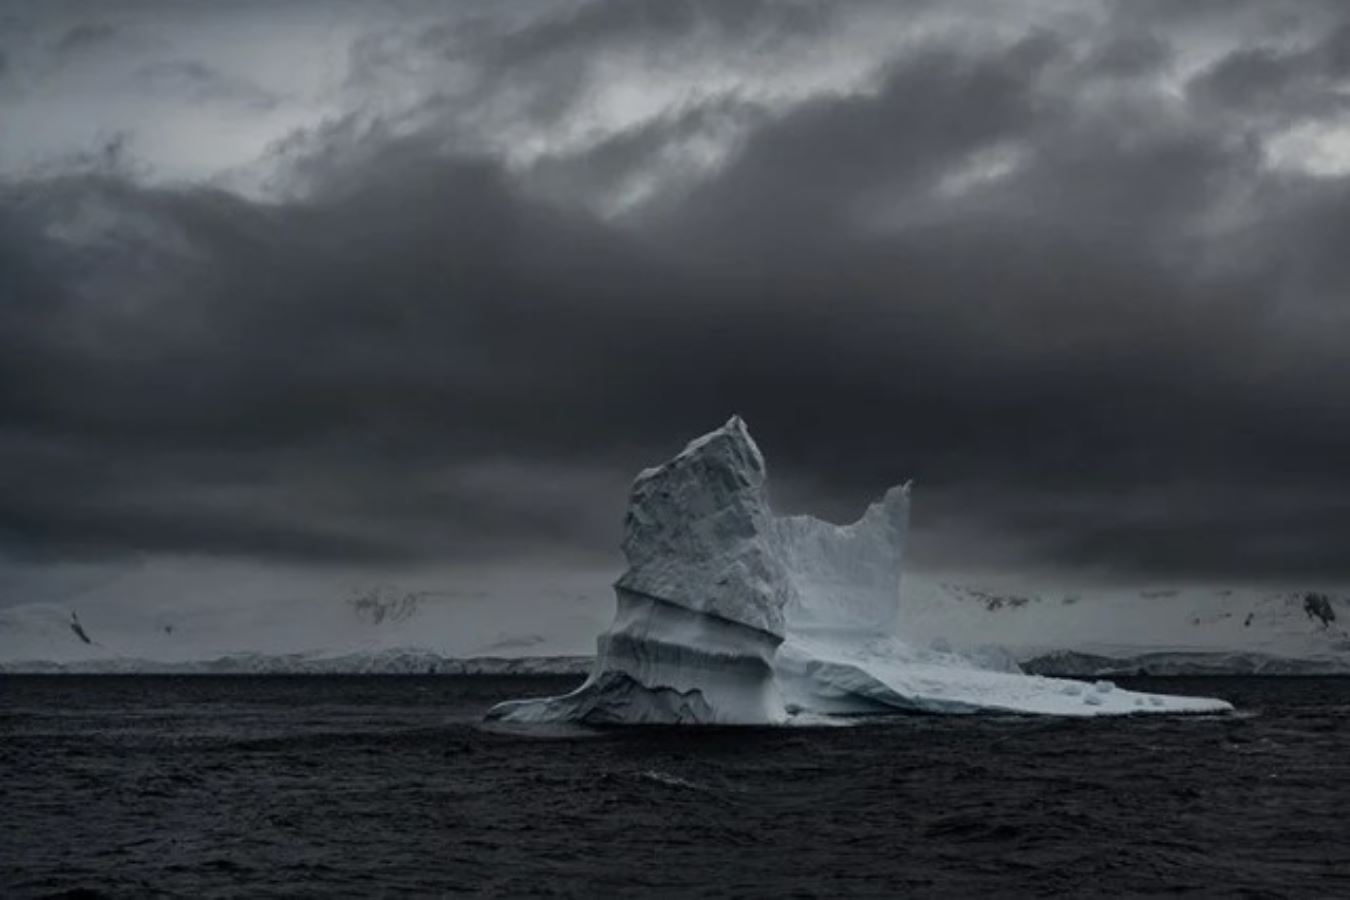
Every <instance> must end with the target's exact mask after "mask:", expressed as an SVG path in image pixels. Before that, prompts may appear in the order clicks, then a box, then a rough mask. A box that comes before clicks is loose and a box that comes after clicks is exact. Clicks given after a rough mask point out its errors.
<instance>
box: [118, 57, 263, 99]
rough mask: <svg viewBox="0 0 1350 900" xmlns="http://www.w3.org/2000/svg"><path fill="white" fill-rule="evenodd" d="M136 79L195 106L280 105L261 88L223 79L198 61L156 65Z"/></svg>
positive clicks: (138, 73)
mask: <svg viewBox="0 0 1350 900" xmlns="http://www.w3.org/2000/svg"><path fill="white" fill-rule="evenodd" d="M136 77H137V80H138V81H139V83H140V84H141V85H143V86H144V87H145V88H148V89H151V90H156V89H159V90H167V91H173V92H175V93H177V94H179V95H181V96H184V97H185V98H186V99H188V100H190V101H191V102H194V103H214V102H219V101H224V102H228V103H236V104H240V105H243V106H248V107H251V108H253V109H257V110H268V109H272V108H273V107H275V106H276V105H277V98H276V97H275V96H274V95H272V94H271V93H269V92H267V91H265V90H263V89H261V88H259V87H258V86H257V85H253V84H249V83H248V82H247V81H244V80H243V79H240V78H232V77H230V76H227V75H223V74H221V73H220V72H217V71H216V70H215V69H212V68H211V67H210V66H207V65H203V64H202V63H200V62H196V61H194V60H171V61H165V62H157V63H152V64H150V65H148V66H143V67H141V68H140V69H139V70H138V71H137V72H136Z"/></svg>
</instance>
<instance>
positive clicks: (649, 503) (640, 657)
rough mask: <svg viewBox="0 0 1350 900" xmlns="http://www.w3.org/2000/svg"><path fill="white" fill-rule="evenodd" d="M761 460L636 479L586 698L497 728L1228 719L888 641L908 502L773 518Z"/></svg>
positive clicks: (517, 710)
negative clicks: (829, 720) (906, 719)
mask: <svg viewBox="0 0 1350 900" xmlns="http://www.w3.org/2000/svg"><path fill="white" fill-rule="evenodd" d="M766 480H767V476H766V469H765V465H764V458H763V456H762V455H761V454H760V452H759V448H758V447H757V446H756V445H755V442H754V440H753V439H752V438H751V437H750V434H749V431H748V430H747V429H746V426H745V423H744V422H743V421H742V420H741V419H740V418H739V417H733V418H732V419H731V420H730V421H729V422H727V424H726V425H724V426H723V427H722V428H719V429H717V430H716V431H713V432H711V433H709V434H707V435H704V436H703V437H701V438H699V439H697V440H695V441H693V442H692V443H690V444H689V446H688V447H686V448H685V449H684V450H683V451H682V452H681V453H680V454H679V455H677V456H676V457H674V458H673V459H672V460H670V461H669V462H667V463H666V464H664V465H662V466H659V467H657V468H653V469H647V470H645V471H643V472H642V473H640V474H639V475H638V477H637V480H636V481H635V482H634V485H633V490H632V494H631V497H630V500H629V505H628V511H627V514H626V516H625V520H624V539H623V550H624V555H625V557H626V558H627V560H628V568H627V570H626V571H625V572H624V573H623V575H621V576H620V578H619V580H618V581H617V582H616V584H615V593H616V595H617V601H618V608H617V612H616V614H615V617H614V621H613V623H612V624H611V625H610V627H609V629H608V630H606V631H605V632H604V633H603V634H602V635H600V637H599V638H598V640H597V655H596V660H595V664H594V667H593V668H592V670H591V673H590V675H589V677H588V678H587V680H586V681H585V683H584V684H583V685H582V686H581V687H579V688H577V689H576V690H575V691H573V692H571V693H569V694H565V695H562V696H559V697H545V698H534V699H525V700H512V701H507V702H505V703H500V704H498V705H497V706H495V707H493V708H492V709H491V710H489V711H488V714H487V718H488V719H489V720H493V721H502V722H510V723H556V722H577V723H583V724H597V725H622V724H691V725H779V724H791V723H807V722H818V721H820V720H821V717H833V716H861V715H877V714H900V713H978V712H1004V713H1026V714H1045V715H1061V716H1096V715H1121V714H1136V713H1207V712H1227V711H1231V709H1232V707H1231V706H1230V705H1229V704H1228V703H1226V702H1224V701H1223V700H1216V699H1209V698H1202V697H1173V696H1164V695H1159V694H1143V693H1137V692H1132V691H1126V690H1121V689H1118V688H1116V687H1115V686H1114V685H1113V684H1112V683H1111V682H1107V681H1099V682H1096V683H1092V684H1088V683H1084V682H1081V681H1075V680H1070V679H1057V678H1045V677H1041V676H1035V675H1025V674H1022V673H1020V672H1018V671H1015V670H1012V671H1010V670H1009V669H1008V668H1007V667H1003V668H999V667H996V666H993V665H990V664H988V663H987V662H984V661H982V660H979V659H973V658H970V657H968V656H966V655H963V654H960V653H955V652H947V651H942V650H934V649H927V648H923V649H921V648H917V647H913V646H910V645H909V644H908V643H906V642H905V641H904V639H903V635H898V634H897V629H898V627H899V623H900V603H901V597H900V582H901V569H902V562H903V549H904V542H905V536H906V531H907V528H908V519H909V488H908V486H907V485H904V486H899V487H894V488H891V489H890V490H889V491H887V492H886V494H885V495H884V496H883V497H882V498H881V500H879V501H877V502H876V503H874V504H872V505H871V506H870V507H868V509H867V511H866V512H865V513H864V514H863V516H862V517H861V518H860V519H859V520H858V521H856V522H854V523H852V524H850V525H835V524H831V523H829V522H824V521H821V520H818V519H815V518H812V517H810V516H781V517H780V516H775V515H774V514H773V512H772V510H771V508H770V506H769V500H768V492H767V484H766Z"/></svg>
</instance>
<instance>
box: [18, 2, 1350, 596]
mask: <svg viewBox="0 0 1350 900" xmlns="http://www.w3.org/2000/svg"><path fill="white" fill-rule="evenodd" d="M1126 6H1129V7H1131V11H1130V12H1128V14H1126V13H1124V12H1121V13H1120V14H1118V15H1116V16H1114V17H1111V16H1108V17H1106V18H1104V19H1102V20H1101V22H1098V23H1096V24H1095V25H1092V26H1091V27H1087V26H1083V27H1078V28H1077V30H1056V29H1054V28H1030V29H1027V28H1023V29H1021V30H1020V31H1019V33H1017V34H1014V35H1009V34H1004V33H1003V32H984V31H981V32H979V34H978V35H976V36H974V37H972V36H971V34H968V33H964V32H963V33H961V34H956V33H953V34H951V35H947V36H942V37H932V38H929V39H927V40H925V41H924V42H922V44H921V45H920V46H918V47H908V48H907V49H905V50H904V52H897V53H896V54H895V55H894V57H893V58H891V59H889V60H883V61H879V63H878V66H877V67H876V73H877V74H876V76H875V78H874V80H873V81H872V82H871V83H870V86H869V89H867V90H865V91H854V90H849V91H844V92H840V93H834V94H832V93H829V92H825V93H819V92H817V93H816V94H815V95H814V96H811V97H807V98H805V99H800V100H794V101H792V102H780V101H773V102H769V101H767V100H765V99H764V97H763V96H761V95H757V94H755V93H753V92H747V91H739V92H738V91H735V90H732V91H730V92H728V91H714V92H710V93H708V94H707V95H696V96H692V97H691V98H689V99H688V100H687V101H686V102H685V103H683V104H682V105H681V106H680V108H678V109H675V110H671V111H670V112H669V113H668V114H665V115H661V116H657V117H654V118H650V119H648V120H645V121H643V122H641V123H640V124H638V125H635V126H634V127H632V128H629V129H626V130H623V131H621V132H619V133H617V134H614V135H611V136H608V137H603V138H601V139H599V140H597V141H595V142H593V143H591V144H587V145H583V146H569V147H566V148H564V149H561V150H559V151H558V152H556V153H551V154H550V153H547V152H545V153H543V154H542V155H541V156H539V157H538V158H536V159H532V160H531V161H530V162H529V163H528V164H525V165H520V164H508V163H507V162H503V161H502V160H500V159H496V158H494V157H493V156H492V154H491V153H490V152H488V151H486V150H484V149H483V146H484V145H483V144H482V142H477V143H473V142H469V143H466V142H462V141H456V140H454V139H453V135H449V134H447V131H446V129H445V121H447V119H445V118H444V117H440V118H438V112H440V111H443V112H445V116H448V117H450V118H451V119H453V118H454V116H453V109H454V108H457V107H458V106H459V105H462V104H464V103H468V102H470V101H469V100H467V99H465V98H463V97H460V96H458V95H453V94H450V93H446V92H432V94H431V95H429V99H428V100H427V102H426V103H425V104H423V105H422V106H421V107H419V108H418V111H417V115H416V116H415V117H413V118H411V119H409V120H408V122H403V123H399V122H390V121H385V122H378V123H376V126H371V125H370V123H369V122H368V121H364V122H359V123H358V119H355V118H354V119H351V120H348V121H346V122H345V123H334V125H333V126H332V127H329V128H325V129H320V130H317V131H314V132H312V133H310V134H307V135H305V136H303V138H302V139H298V140H297V141H295V142H294V143H293V144H289V145H287V146H286V147H284V148H281V150H280V151H279V152H285V153H287V154H289V155H290V157H289V158H290V163H291V166H290V169H289V170H288V171H289V172H290V174H291V176H292V177H296V178H300V177H301V176H303V184H304V191H303V192H302V193H298V194H296V195H294V196H293V198H292V199H289V200H287V201H286V202H281V203H278V202H263V201H255V200H248V199H243V198H241V197H238V196H234V195H230V194H227V193H223V192H220V191H213V190H210V189H206V188H202V187H192V186H178V187H174V186H163V185H161V186H156V187H151V186H147V185H145V184H143V183H141V182H139V181H138V180H137V179H133V178H130V177H127V176H126V175H125V174H123V173H121V172H119V170H118V169H117V168H116V167H115V166H114V167H113V168H112V169H111V170H108V171H94V172H88V171H86V172H83V173H81V174H70V175H65V176H54V177H45V178H41V179H28V180H23V181H11V182H10V183H8V184H5V185H4V187H3V188H2V189H0V190H2V191H3V194H2V195H0V295H3V297H4V301H3V306H0V423H3V425H2V426H0V497H2V498H3V499H0V539H3V541H4V542H5V546H6V548H7V549H8V551H9V552H11V553H17V554H23V555H33V554H36V555H39V556H42V557H45V558H51V559H57V560H59V559H64V558H72V557H86V556H90V555H108V554H126V553H205V554H217V555H227V556H241V557H246V558H268V557H284V558H288V559H300V560H312V561H316V562H321V561H333V560H347V561H350V560H361V561H375V562H385V563H391V564H392V563H403V562H413V561H425V560H432V559H476V558H481V557H482V556H484V555H493V554H515V553H523V552H530V553H545V554H557V555H562V554H569V555H570V554H575V555H583V556H584V555H603V554H605V553H608V552H609V551H610V548H611V547H612V546H613V542H614V539H615V537H616V532H617V525H618V523H617V519H618V515H619V513H620V511H621V508H622V502H623V495H624V492H625V490H626V486H627V482H628V479H629V478H630V477H631V473H632V472H633V471H634V470H635V469H636V468H637V467H639V466H641V465H645V464H648V463H650V462H652V461H654V460H656V459H659V458H661V457H663V456H665V455H667V454H668V453H670V452H671V451H672V450H673V449H675V448H677V447H678V445H679V443H680V442H681V441H682V440H683V439H685V438H687V437H689V436H692V435H693V434H696V433H698V432H700V431H702V430H705V429H707V428H708V427H711V426H712V425H715V424H717V423H720V422H721V421H722V420H723V419H724V418H725V417H726V416H727V415H728V414H729V413H730V412H732V411H738V412H740V413H742V414H743V415H745V416H746V417H747V419H748V420H749V421H750V423H751V425H752V427H753V428H754V429H755V432H756V434H757V436H758V437H759V438H760V440H761V442H762V444H763V445H764V447H765V449H766V451H767V452H768V453H769V454H770V459H771V464H773V465H774V466H775V473H776V475H781V476H782V478H783V483H782V487H781V495H782V498H783V499H784V501H785V502H786V503H787V504H789V505H799V506H800V505H805V506H809V507H811V508H814V509H816V510H819V511H823V512H825V513H827V514H830V515H833V516H839V517H846V516H851V515H854V514H856V513H857V511H858V510H859V508H860V505H861V504H862V503H863V502H864V501H865V500H866V499H867V498H868V496H869V495H870V494H871V493H873V492H875V491H877V490H878V489H879V488H880V487H882V486H884V485H886V484H889V483H893V482H895V481H897V480H900V479H902V478H906V477H914V478H916V479H917V480H918V482H919V489H918V493H917V495H916V515H917V521H916V540H917V548H916V549H917V552H918V553H919V555H920V556H921V557H922V558H924V559H925V560H926V561H928V562H931V563H934V564H942V565H978V564H984V563H987V564H997V565H1004V566H1018V567H1023V566H1036V565H1045V566H1051V567H1095V568H1104V569H1107V570H1110V571H1113V572H1116V573H1118V574H1120V575H1122V576H1126V575H1128V576H1140V575H1143V576H1149V577H1151V576H1155V575H1157V576H1161V575H1203V576H1222V577H1232V578H1246V577H1265V576H1280V577H1293V576H1297V577H1301V578H1343V577H1345V576H1347V575H1350V561H1348V560H1350V556H1347V555H1346V554H1345V553H1344V548H1345V547H1346V546H1347V541H1348V540H1350V464H1347V462H1346V460H1347V459H1350V371H1347V368H1348V365H1347V362H1346V361H1345V356H1344V353H1343V349H1342V347H1343V342H1344V338H1345V336H1346V333H1347V324H1350V323H1348V321H1347V311H1346V307H1345V297H1346V288H1347V287H1350V262H1348V261H1347V258H1346V254H1345V253H1344V250H1343V248H1344V246H1345V245H1346V239H1347V237H1350V193H1348V192H1350V178H1347V177H1346V176H1345V175H1336V174H1327V173H1326V172H1325V171H1324V172H1322V173H1321V174H1318V175H1314V174H1309V173H1307V172H1301V171H1298V170H1296V169H1290V168H1288V167H1285V168H1280V167H1276V166H1274V165H1272V162H1271V159H1270V155H1269V153H1268V152H1267V149H1266V147H1267V143H1268V141H1269V140H1270V139H1271V138H1272V136H1276V137H1278V135H1279V134H1280V133H1282V132H1281V130H1282V129H1290V128H1294V127H1297V126H1319V127H1322V126H1325V127H1331V126H1334V125H1335V124H1336V123H1337V122H1338V121H1339V120H1338V118H1337V117H1339V116H1342V115H1344V114H1345V109H1344V106H1343V96H1344V95H1343V92H1342V91H1340V90H1339V87H1338V86H1339V85H1343V84H1344V79H1345V77H1346V74H1347V69H1346V56H1345V46H1346V38H1345V35H1346V34H1348V33H1350V32H1347V31H1346V30H1345V28H1344V26H1342V27H1340V28H1339V29H1338V28H1336V27H1334V23H1332V22H1330V20H1329V19H1327V18H1325V17H1324V18H1318V19H1316V20H1314V19H1313V18H1312V17H1313V10H1314V8H1313V7H1307V10H1308V11H1307V12H1306V13H1305V15H1304V19H1301V20H1298V21H1305V20H1306V21H1305V26H1306V24H1307V22H1312V23H1313V25H1314V26H1315V27H1312V30H1311V32H1310V33H1311V34H1312V35H1313V36H1312V37H1311V38H1309V39H1307V40H1304V41H1302V42H1301V43H1299V44H1297V45H1296V46H1293V45H1289V44H1287V42H1286V43H1280V44H1271V45H1269V46H1267V45H1265V44H1261V43H1255V41H1257V40H1258V38H1255V37H1253V38H1251V39H1249V40H1246V41H1245V42H1244V43H1242V44H1240V45H1238V46H1235V47H1230V48H1227V49H1226V50H1225V51H1224V52H1222V53H1220V54H1217V55H1216V56H1215V58H1213V59H1208V60H1205V61H1204V62H1203V64H1202V65H1200V66H1198V68H1196V70H1195V71H1194V72H1190V73H1188V74H1185V75H1184V76H1183V75H1180V74H1178V73H1179V72H1182V71H1184V65H1183V63H1185V62H1186V61H1187V60H1189V59H1190V58H1191V55H1188V54H1191V50H1192V49H1193V48H1192V46H1191V45H1190V44H1183V43H1181V38H1180V37H1177V35H1193V34H1194V33H1196V31H1197V29H1200V30H1201V31H1203V28H1205V27H1209V28H1219V27H1221V26H1220V24H1219V23H1218V20H1219V19H1220V18H1221V17H1219V16H1218V15H1217V14H1215V15H1214V17H1213V18H1212V19H1205V18H1203V10H1200V9H1199V7H1200V6H1201V5H1197V6H1196V7H1195V8H1193V9H1192V11H1191V13H1190V14H1189V15H1190V16H1191V18H1188V19H1186V20H1185V21H1177V20H1176V19H1174V18H1172V17H1170V15H1169V13H1168V12H1167V11H1166V8H1162V9H1161V10H1159V11H1155V12H1153V13H1151V14H1149V15H1151V16H1152V18H1149V17H1148V16H1143V17H1142V18H1141V14H1140V13H1139V12H1138V11H1137V9H1135V8H1133V5H1126ZM724 8H725V7H724V6H723V5H722V4H717V5H714V6H712V7H707V8H703V11H702V12H701V13H696V12H691V10H695V9H696V8H695V7H692V6H678V7H672V6H671V5H669V4H656V5H654V6H649V7H643V8H642V9H645V10H646V12H645V13H641V14H638V13H634V12H632V11H631V10H632V9H633V7H629V6H622V5H620V6H612V5H608V4H598V5H596V4H593V5H585V6H582V7H581V8H580V11H579V12H578V13H577V14H576V15H575V16H572V17H562V18H560V19H558V20H557V21H551V22H548V23H545V24H542V25H541V24H535V25H529V24H528V23H527V24H525V25H521V26H519V27H516V28H515V29H514V30H510V32H509V33H510V35H511V39H510V40H509V41H499V42H496V43H492V44H491V47H492V48H493V50H492V53H491V54H489V55H490V56H491V59H494V60H499V61H501V63H502V64H501V66H500V67H498V68H497V69H496V71H497V72H498V74H499V76H500V78H504V79H506V80H505V81H504V82H503V81H500V80H499V81H497V82H496V83H494V86H493V87H492V88H490V90H492V91H496V92H506V93H510V91H511V90H512V87H511V84H512V83H511V80H510V79H511V78H512V77H515V78H519V79H522V83H521V84H520V85H519V89H518V91H517V94H519V93H531V94H533V93H534V92H538V95H539V96H553V101H551V105H550V106H549V107H548V108H547V109H543V110H542V111H540V113H539V115H540V116H541V117H544V118H548V117H549V116H556V115H558V113H557V110H560V109H561V110H565V111H566V112H565V113H563V115H564V116H575V115H581V114H582V112H581V111H579V110H580V109H581V107H578V106H577V105H576V104H573V103H572V99H571V98H572V97H573V96H574V94H575V92H580V91H582V90H583V87H582V86H583V85H585V84H588V83H592V81H593V79H594V78H595V77H597V76H596V74H595V73H594V72H593V71H590V70H584V61H585V59H586V58H587V56H586V53H585V50H586V49H587V48H591V47H593V46H595V45H596V44H603V43H604V42H613V41H630V42H632V41H636V42H639V43H641V44H643V45H644V46H647V45H649V46H652V47H657V48H659V47H662V46H666V45H668V44H671V43H678V42H684V43H685V44H691V43H692V44H697V42H698V41H703V42H705V44H706V45H707V46H713V45H717V46H721V45H720V44H718V43H717V42H718V41H723V42H726V43H734V42H735V41H744V40H748V39H749V40H752V39H753V38H754V37H755V36H756V35H775V38H774V45H775V46H780V45H782V43H783V42H784V41H787V42H789V43H791V42H792V41H804V42H807V43H809V42H811V41H817V40H822V39H823V38H821V35H822V34H824V33H834V32H833V31H831V29H836V28H838V27H839V23H838V22H836V21H828V22H823V21H822V20H821V17H820V15H819V14H818V13H817V12H816V11H815V8H813V7H806V6H790V7H781V6H773V5H769V6H763V7H757V8H756V9H757V11H756V12H754V13H753V14H751V13H745V14H738V15H737V16H736V17H733V19H732V20H731V21H727V20H726V14H724V13H720V12H716V11H718V10H723V9H724ZM1124 8H1125V7H1122V9H1124ZM780 10H785V11H786V12H785V13H782V14H780ZM866 12H867V10H866V9H865V8H861V7H859V8H853V7H849V8H846V10H845V12H836V13H835V14H834V15H835V16H836V17H838V16H846V15H863V14H864V13H866ZM868 14H870V13H868ZM1316 14H1317V15H1318V16H1325V15H1327V14H1324V13H1323V12H1321V11H1317V13H1316ZM1127 20H1128V21H1127ZM900 24H903V23H900ZM1295 24H1297V22H1296V23H1295ZM483 27H485V26H484V25H483V23H482V22H478V23H475V22H474V21H473V20H469V21H468V22H467V24H466V23H465V22H458V23H456V24H454V25H453V27H452V26H445V27H444V28H443V29H442V30H441V31H436V30H432V29H429V30H427V31H425V32H419V34H418V36H417V40H420V41H421V42H422V45H423V46H424V47H432V48H439V49H438V52H442V51H443V50H444V48H446V47H449V48H454V47H460V46H463V45H464V43H465V41H466V39H467V38H466V35H467V36H472V32H471V31H468V32H466V31H464V29H472V28H479V29H482V28H483ZM1288 27H1289V28H1291V29H1292V28H1293V27H1294V26H1293V25H1290V26H1288ZM822 29H824V31H822ZM1304 30H1305V31H1307V30H1308V29H1307V27H1305V29H1304ZM944 34H945V32H944ZM700 35H701V36H700ZM728 36H730V37H728ZM1188 39H1189V38H1188ZM605 45H606V46H608V44H605ZM485 46H486V45H485ZM444 52H449V51H444ZM564 56H565V57H566V58H567V59H569V60H571V62H569V63H568V67H574V66H582V67H583V69H576V68H570V69H569V71H571V72H572V73H573V76H574V77H571V78H558V80H557V83H556V84H555V85H553V87H554V88H556V93H555V94H552V95H550V94H549V92H548V91H547V90H545V88H546V87H547V86H546V85H541V84H540V83H539V82H538V81H536V80H534V79H537V78H539V77H541V75H540V73H548V72H553V73H554V76H557V75H558V73H559V72H560V71H562V70H560V69H558V68H557V66H556V65H552V64H550V65H544V64H543V62H541V61H547V60H550V59H552V60H555V61H556V60H558V59H560V58H562V57H564ZM358 58H359V59H363V60H365V61H366V63H367V64H369V65H376V66H378V65H379V64H380V62H379V60H380V58H381V57H380V55H379V54H374V55H373V56H372V54H371V52H370V50H369V48H367V49H366V50H365V51H362V53H359V54H358ZM484 58H487V57H484ZM372 60H373V61H372ZM508 62H509V65H508V64H507V63H508ZM631 64H633V65H638V63H636V62H632V63H631ZM513 73H514V74H513ZM363 77H373V76H363ZM610 77H618V76H615V75H611V76H610ZM1183 77H1184V83H1183V84H1182V85H1181V90H1179V91H1178V90H1175V89H1174V86H1175V84H1176V82H1177V79H1179V78H1183ZM483 90H489V88H483ZM578 102H579V101H578ZM489 106H490V104H489ZM527 106H528V105H527ZM513 108H514V107H513ZM455 121H457V122H461V123H462V121H463V120H460V119H455ZM479 121H482V119H481V117H480V118H479ZM409 122H411V123H415V124H416V127H415V128H413V127H410V125H409ZM354 123H357V124H354ZM708 135H714V136H725V135H731V136H732V137H731V138H730V139H729V143H727V144H726V145H725V146H723V147H722V148H721V150H720V155H719V156H718V157H717V159H716V161H715V163H713V164H712V167H711V168H705V169H703V170H701V171H699V172H697V173H696V175H695V174H690V171H692V170H690V171H685V173H684V176H685V177H683V178H682V179H681V180H676V181H673V182H666V183H663V184H664V186H663V187H661V188H659V189H657V190H655V191H653V192H652V193H650V194H649V195H645V196H644V197H643V199H641V200H640V201H639V202H636V203H634V204H631V205H628V206H624V207H621V208H620V210H619V211H618V212H613V209H612V208H611V207H603V208H604V209H609V210H610V214H609V215H601V214H599V213H597V212H596V209H598V208H602V207H597V206H596V205H595V204H592V203H589V202H587V200H588V198H589V197H590V196H591V195H593V194H597V193H602V192H604V191H606V190H608V189H610V188H611V187H612V186H614V185H615V184H619V183H629V182H632V183H640V182H642V181H643V179H650V178H652V177H655V176H654V173H656V174H659V173H661V172H662V171H664V169H663V167H668V166H669V165H670V164H671V163H670V148H671V147H672V146H673V145H675V144H678V143H682V142H689V141H695V140H698V139H700V138H704V137H707V136H708ZM471 144H472V148H471V149H465V148H466V147H470V145H471ZM1347 170H1348V171H1350V166H1347ZM298 183H300V182H299V181H297V184H298Z"/></svg>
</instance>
